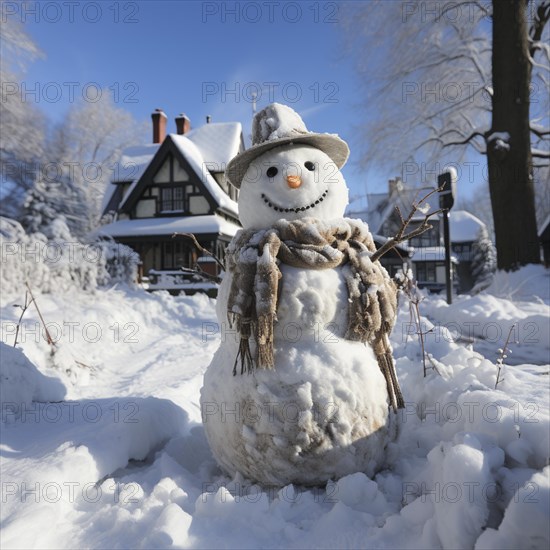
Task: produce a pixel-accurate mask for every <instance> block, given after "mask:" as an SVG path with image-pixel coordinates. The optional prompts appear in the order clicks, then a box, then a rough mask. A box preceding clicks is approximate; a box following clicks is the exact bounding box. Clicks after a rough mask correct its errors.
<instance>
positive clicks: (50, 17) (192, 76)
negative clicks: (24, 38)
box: [16, 0, 389, 194]
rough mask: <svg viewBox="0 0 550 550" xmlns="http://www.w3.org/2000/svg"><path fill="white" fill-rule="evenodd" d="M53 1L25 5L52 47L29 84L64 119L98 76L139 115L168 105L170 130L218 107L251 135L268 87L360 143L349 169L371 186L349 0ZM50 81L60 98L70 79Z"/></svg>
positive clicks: (379, 181) (358, 185) (382, 184)
mask: <svg viewBox="0 0 550 550" xmlns="http://www.w3.org/2000/svg"><path fill="white" fill-rule="evenodd" d="M52 4H53V3H52V2H47V3H42V4H39V5H40V8H39V9H38V11H37V12H36V13H34V12H33V11H32V9H31V7H32V5H31V6H30V7H29V8H28V10H27V11H25V9H24V7H18V10H19V13H17V14H16V17H19V18H21V20H24V21H25V26H26V29H27V31H28V32H29V34H30V35H31V36H32V38H33V39H34V40H35V41H36V43H37V44H38V45H39V46H40V48H41V49H42V50H43V52H44V53H45V58H44V59H39V60H37V61H34V62H33V63H32V64H31V65H29V67H28V69H27V73H26V75H25V81H26V85H27V87H28V88H29V89H32V88H33V87H34V86H35V83H36V82H37V83H38V86H39V87H41V89H40V94H39V97H38V102H39V107H40V108H41V109H42V110H43V111H44V112H46V113H47V115H48V116H49V117H51V118H52V119H54V120H55V119H58V118H60V117H61V116H62V115H63V113H64V112H66V110H67V109H68V107H69V105H70V101H71V99H72V97H71V89H72V91H73V92H74V96H75V97H79V96H81V95H82V94H89V95H90V97H91V96H92V95H93V93H95V90H96V86H95V84H96V83H97V84H99V85H100V86H101V87H102V88H104V89H108V90H110V91H109V93H111V94H113V98H114V99H115V101H117V103H118V104H119V105H120V106H121V107H124V108H125V109H127V110H128V111H130V112H132V114H133V115H134V116H135V117H136V118H137V119H138V120H145V119H146V120H150V113H151V112H152V111H153V110H154V109H155V108H157V107H161V108H162V109H163V110H164V111H165V112H166V114H167V115H168V118H169V121H170V122H169V124H170V125H171V126H169V131H175V125H174V122H173V118H174V117H175V116H176V115H177V114H179V113H180V112H185V113H186V114H187V115H188V117H189V118H190V119H191V123H192V125H193V124H194V125H199V124H203V123H204V121H205V118H206V115H211V116H212V119H213V121H218V122H221V121H232V120H239V121H241V122H242V123H243V127H244V128H245V130H246V132H245V133H248V131H249V128H250V122H251V117H252V103H251V95H252V92H254V91H257V92H259V94H258V95H259V100H258V107H259V108H261V107H262V106H265V105H266V104H267V103H269V102H270V101H272V100H275V101H279V102H281V103H286V104H288V105H290V106H291V107H293V108H294V109H296V110H297V111H298V112H299V113H300V114H301V115H302V116H303V118H304V120H305V122H306V124H307V126H308V128H309V129H311V130H315V131H320V132H331V133H338V134H340V135H341V137H343V138H344V139H345V140H346V141H348V143H349V144H350V147H351V150H352V153H351V157H350V161H349V163H348V165H347V166H346V167H345V168H344V175H345V177H346V179H347V182H348V185H349V186H350V188H351V189H352V194H358V193H364V192H365V181H366V174H365V172H364V170H361V169H359V167H358V165H357V159H358V158H359V146H358V144H357V143H356V142H355V140H354V130H353V128H354V125H355V124H356V123H357V109H356V105H357V104H358V103H359V101H360V98H359V97H358V87H359V83H358V80H357V76H356V73H355V71H354V67H353V63H354V61H353V60H352V59H350V58H349V57H348V58H346V57H345V55H344V53H343V48H342V31H341V28H340V27H339V25H338V21H339V20H340V19H341V13H339V12H340V10H341V9H342V6H341V5H339V4H338V3H336V2H309V1H305V2H300V3H297V2H273V3H271V4H269V3H268V2H229V3H225V4H224V3H219V2H190V1H140V2H123V1H121V2H115V1H110V0H108V1H105V2H80V3H79V4H78V5H71V4H70V3H64V2H59V3H58V4H57V7H56V6H54V5H52ZM235 7H237V13H235V12H232V11H231V10H232V9H233V8H235ZM49 82H55V83H58V84H60V87H61V90H62V94H61V95H60V96H59V97H58V98H57V97H55V96H56V89H59V88H57V87H55V86H51V87H49V88H48V86H47V84H48V83H49ZM69 83H71V84H69ZM72 83H77V84H76V85H75V84H72ZM48 93H49V97H50V98H53V99H54V100H53V101H49V100H48V97H46V96H47V95H48ZM28 98H29V100H30V101H35V99H34V96H32V95H31V94H29V95H28ZM143 139H144V140H149V139H150V135H149V133H147V135H145V136H143ZM388 177H389V176H388ZM386 180H387V177H386V175H385V174H382V175H376V176H375V177H374V179H372V181H369V190H370V191H374V190H382V189H385V188H386Z"/></svg>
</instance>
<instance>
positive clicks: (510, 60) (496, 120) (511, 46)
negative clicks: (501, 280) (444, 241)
mask: <svg viewBox="0 0 550 550" xmlns="http://www.w3.org/2000/svg"><path fill="white" fill-rule="evenodd" d="M492 69H493V109H492V114H493V120H492V128H491V131H490V132H489V136H488V143H487V162H488V167H489V190H490V194H491V206H492V210H493V217H494V222H495V239H496V248H497V264H498V268H499V269H504V270H507V271H509V270H511V269H515V268H517V267H519V266H521V265H526V264H529V263H539V262H540V250H539V243H538V237H537V223H536V217H535V198H534V197H535V194H534V185H533V172H532V163H531V142H530V130H529V85H530V82H531V63H530V61H529V42H528V29H527V0H493V54H492ZM495 132H502V134H501V135H497V137H495V135H494V133H495ZM506 134H507V135H506ZM497 138H501V139H497Z"/></svg>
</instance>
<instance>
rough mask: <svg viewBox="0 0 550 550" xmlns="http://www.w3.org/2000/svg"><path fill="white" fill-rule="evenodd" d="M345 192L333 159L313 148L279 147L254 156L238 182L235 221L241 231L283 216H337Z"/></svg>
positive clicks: (341, 210)
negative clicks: (239, 225)
mask: <svg viewBox="0 0 550 550" xmlns="http://www.w3.org/2000/svg"><path fill="white" fill-rule="evenodd" d="M347 204H348V189H347V187H346V184H345V181H344V178H343V177H342V174H341V172H340V170H339V169H338V167H337V166H336V164H335V163H334V161H333V160H332V159H331V158H330V157H329V156H328V155H327V154H326V153H324V152H323V151H321V150H320V149H317V148H316V147H313V146H311V145H293V144H289V145H281V146H279V147H276V148H274V149H271V150H268V151H267V152H265V153H264V154H262V155H260V156H259V157H257V158H255V159H254V160H253V161H252V162H251V163H250V165H249V166H248V169H247V171H246V172H245V174H244V177H243V179H242V182H241V191H240V195H239V217H240V220H241V223H242V224H243V227H244V228H245V229H262V228H265V227H269V226H271V225H273V224H274V223H275V222H276V221H277V220H279V219H281V218H284V219H287V220H296V219H299V218H304V217H306V216H312V217H315V218H318V219H331V218H341V217H342V216H343V215H344V211H345V209H346V206H347Z"/></svg>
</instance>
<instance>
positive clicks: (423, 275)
mask: <svg viewBox="0 0 550 550" xmlns="http://www.w3.org/2000/svg"><path fill="white" fill-rule="evenodd" d="M435 273H436V271H435V262H417V263H416V280H417V281H419V282H423V283H435V282H436V281H437V279H436V274H435Z"/></svg>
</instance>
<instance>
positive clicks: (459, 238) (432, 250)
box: [349, 177, 485, 292]
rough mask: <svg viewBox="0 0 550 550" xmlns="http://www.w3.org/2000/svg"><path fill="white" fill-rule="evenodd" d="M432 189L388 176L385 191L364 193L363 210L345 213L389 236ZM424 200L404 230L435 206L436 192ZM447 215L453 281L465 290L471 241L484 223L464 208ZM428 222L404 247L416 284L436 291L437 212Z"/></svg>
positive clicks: (440, 281)
mask: <svg viewBox="0 0 550 550" xmlns="http://www.w3.org/2000/svg"><path fill="white" fill-rule="evenodd" d="M433 190H434V188H433V187H415V188H411V187H406V186H405V185H404V184H403V182H402V181H401V178H399V177H397V178H395V179H392V180H389V184H388V192H387V193H374V194H369V195H367V201H368V208H367V210H364V211H361V212H350V213H349V215H350V216H352V217H353V216H355V217H361V218H362V219H364V220H365V221H366V222H367V223H368V224H369V227H370V229H371V231H372V232H373V233H376V234H378V235H382V236H384V237H392V236H394V235H395V234H396V233H397V231H398V230H399V228H400V227H401V224H402V219H401V216H403V217H407V216H408V214H409V213H410V211H411V210H412V205H413V203H414V202H416V201H418V200H420V199H422V198H423V197H425V196H426V195H427V194H428V193H430V192H431V191H433ZM426 202H427V204H426V205H425V208H423V211H422V212H420V211H418V212H417V213H416V215H415V216H414V217H413V218H412V220H411V223H410V225H409V227H408V229H407V232H409V231H412V230H414V229H415V228H416V227H418V226H419V225H420V224H421V223H422V222H423V220H424V218H425V216H426V215H427V214H429V213H430V212H434V211H436V210H438V209H439V198H438V197H437V195H433V196H432V197H430V198H429V199H428V200H427V201H426ZM400 214H401V216H400ZM449 219H450V234H451V248H452V256H451V262H452V263H451V265H452V267H453V270H454V275H455V276H454V284H455V287H456V289H457V290H458V291H459V292H467V291H468V290H470V289H471V288H472V286H473V281H472V274H471V261H472V256H471V254H472V245H473V243H474V242H475V240H476V238H477V235H478V233H479V231H480V230H481V228H482V227H485V224H484V223H483V222H482V221H481V220H479V219H478V218H476V217H475V216H474V215H472V214H470V213H469V212H466V211H464V210H451V213H450V217H449ZM429 223H430V225H431V226H432V229H431V230H428V231H426V232H424V233H422V234H421V235H418V236H416V237H413V238H412V239H410V240H409V241H408V242H406V243H405V244H406V245H407V247H408V249H412V250H411V252H412V258H411V262H412V270H413V276H414V277H415V279H416V281H417V283H418V286H419V287H420V288H427V289H429V290H430V291H432V292H440V291H441V290H443V289H444V288H445V249H444V246H443V224H442V220H441V218H440V217H438V216H434V217H433V218H430V222H429Z"/></svg>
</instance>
